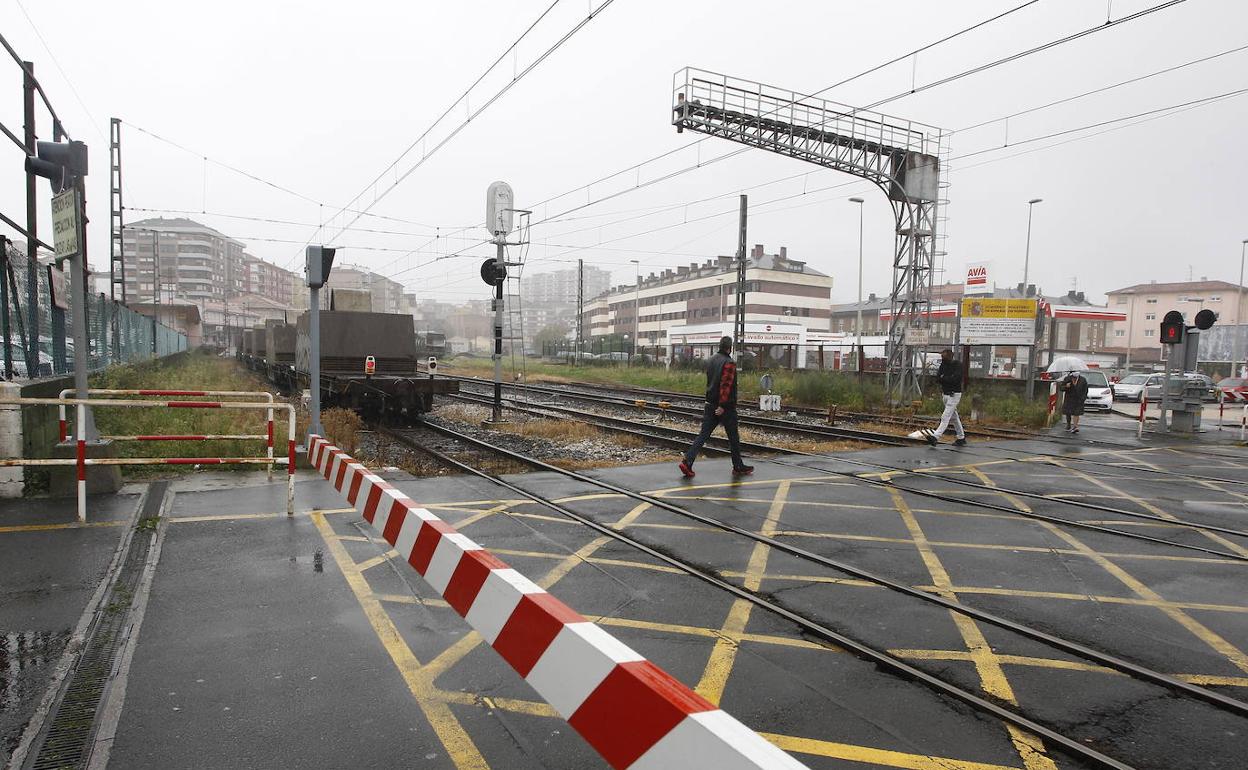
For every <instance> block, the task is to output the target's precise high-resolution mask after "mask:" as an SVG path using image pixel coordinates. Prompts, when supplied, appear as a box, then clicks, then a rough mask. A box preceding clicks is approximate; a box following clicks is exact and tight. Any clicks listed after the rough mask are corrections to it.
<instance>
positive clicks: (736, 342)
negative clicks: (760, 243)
mask: <svg viewBox="0 0 1248 770" xmlns="http://www.w3.org/2000/svg"><path fill="white" fill-rule="evenodd" d="M748 207H749V204H748V198H747V196H745V195H742V196H741V214H740V218H739V223H738V231H739V232H738V236H737V318H736V323H735V324H733V331H732V346H733V348H735V349H736V350H737V355H738V356H740V355H741V354H742V353H743V352H744V347H745V265H746V261H747V260H746V252H745V220H746V211H747V210H748Z"/></svg>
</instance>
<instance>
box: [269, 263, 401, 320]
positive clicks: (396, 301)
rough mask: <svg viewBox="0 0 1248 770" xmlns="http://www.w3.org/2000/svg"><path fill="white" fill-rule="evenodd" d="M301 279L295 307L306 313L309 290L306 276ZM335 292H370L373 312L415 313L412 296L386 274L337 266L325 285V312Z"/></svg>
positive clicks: (294, 301)
mask: <svg viewBox="0 0 1248 770" xmlns="http://www.w3.org/2000/svg"><path fill="white" fill-rule="evenodd" d="M298 279H299V280H298V282H299V284H300V285H301V286H302V289H301V290H298V291H295V292H294V296H293V297H292V304H293V305H294V306H295V307H296V308H298V309H300V310H306V309H307V307H308V289H307V286H306V285H304V284H303V276H298ZM325 289H329V291H325ZM334 289H350V290H353V291H364V292H368V294H369V296H370V297H371V298H372V305H373V312H374V313H402V314H403V315H410V314H411V312H412V307H411V305H410V304H409V300H408V297H409V296H410V293H409V292H406V291H405V290H404V289H403V284H401V283H399V282H398V281H392V280H390V279H389V278H386V277H385V276H384V275H381V274H379V273H374V272H373V271H372V270H369V269H367V268H365V267H362V266H360V265H350V264H347V265H334V268H333V270H332V271H331V272H330V274H329V280H327V281H326V282H325V287H324V289H322V290H321V295H320V296H321V307H322V309H328V308H329V301H330V297H331V296H332V294H333V290H334Z"/></svg>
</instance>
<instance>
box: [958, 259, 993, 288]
mask: <svg viewBox="0 0 1248 770" xmlns="http://www.w3.org/2000/svg"><path fill="white" fill-rule="evenodd" d="M992 290H993V285H992V263H991V262H971V263H970V264H968V265H967V266H966V280H965V281H963V286H962V294H963V295H968V296H969V295H972V294H992Z"/></svg>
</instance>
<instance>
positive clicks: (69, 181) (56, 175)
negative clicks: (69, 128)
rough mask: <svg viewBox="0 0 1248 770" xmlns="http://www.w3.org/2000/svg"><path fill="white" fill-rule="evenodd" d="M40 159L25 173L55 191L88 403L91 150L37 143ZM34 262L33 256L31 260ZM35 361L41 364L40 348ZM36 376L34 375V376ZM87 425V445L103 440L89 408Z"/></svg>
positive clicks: (78, 380)
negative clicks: (88, 186) (88, 178)
mask: <svg viewBox="0 0 1248 770" xmlns="http://www.w3.org/2000/svg"><path fill="white" fill-rule="evenodd" d="M35 153H36V154H35V155H33V156H27V158H26V170H27V171H28V172H30V173H32V174H35V175H36V176H41V177H43V178H44V179H47V180H48V183H49V184H50V185H51V187H52V193H53V198H52V230H53V235H54V239H53V246H54V247H55V249H56V259H57V260H58V261H60V260H69V263H70V280H71V283H72V286H71V287H70V303H71V306H72V308H73V311H74V323H73V327H72V329H71V333H72V334H73V338H74V389H75V390H76V391H77V395H78V398H82V399H85V398H87V362H88V359H89V358H90V356H91V342H90V340H88V339H87V228H86V221H87V217H86V184H85V177H86V176H87V145H86V144H84V143H83V142H77V141H74V142H37V143H36V144H35ZM31 257H32V259H33V258H34V255H33V254H32V255H31ZM35 355H36V357H35V361H36V364H38V360H39V359H38V352H37V349H36V354H35ZM31 374H32V376H33V375H34V374H35V372H31ZM83 413H84V418H83V424H82V425H80V426H77V427H75V429H74V430H75V433H77V434H78V435H80V436H82V437H83V438H85V439H86V440H87V441H88V442H96V441H98V440H99V433H98V431H96V429H95V419H94V416H93V415H92V412H91V410H90V409H84V410H83Z"/></svg>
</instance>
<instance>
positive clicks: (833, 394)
mask: <svg viewBox="0 0 1248 770" xmlns="http://www.w3.org/2000/svg"><path fill="white" fill-rule="evenodd" d="M444 366H445V368H446V369H447V371H448V372H451V373H454V374H467V375H478V376H489V374H491V373H492V371H493V368H492V367H493V364H492V362H491V361H490V360H489V359H478V358H456V359H454V360H452V361H450V362H446V363H445V364H444ZM763 374H770V375H771V376H772V392H773V393H780V394H782V395H783V397H784V403H786V404H792V405H794V406H809V407H816V408H819V409H827V408H828V407H830V406H832V405H836V407H837V408H838V409H839V410H840V411H842V412H845V411H851V412H884V411H886V410H885V407H886V404H887V399H886V398H885V391H884V386H883V383H882V381H881V380H880V379H879V377H878V376H869V375H868V376H864V377H861V378H860V377H858V376H857V375H855V374H852V373H847V372H821V371H788V370H783V369H781V370H776V371H769V372H755V371H752V372H747V373H745V374H743V375H742V377H741V382H740V385H739V387H738V391H739V394H740V398H741V400H743V401H756V400H757V399H758V396H759V393H760V392H761V389H760V387H759V383H760V380H761V378H762V375H763ZM505 376H506V377H507V378H508V379H514V378H515V376H516V375H515V373H514V372H511V373H507V374H506V375H505ZM524 378H525V381H527V382H530V383H538V382H547V383H570V382H585V383H592V384H601V385H622V386H629V387H639V388H653V389H656V390H670V391H675V392H679V393H689V394H698V393H701V392H702V391H703V389H704V388H705V387H706V376H705V375H704V374H703V373H702V372H701V371H697V370H688V369H672V370H668V369H664V368H662V367H648V366H631V367H630V366H617V367H609V366H571V365H569V364H554V363H547V362H542V361H533V360H529V361H526V362H525V374H524ZM976 397H978V403H979V404H980V409H979V412H980V420H979V422H980V423H981V424H985V425H1003V426H1004V425H1012V426H1024V427H1039V426H1042V425H1043V424H1044V418H1045V412H1046V405H1045V403H1044V401H1043V400H1042V399H1041V400H1037V401H1034V402H1028V401H1027V400H1026V399H1025V398H1024V397H1023V396H1021V395H1019V394H1017V393H1015V392H1013V390H1012V389H1010V388H1009V387H1008V386H1006V385H1003V384H1001V383H996V382H992V381H984V380H972V381H971V383H970V387H969V388H968V392H967V394H966V396H965V397H963V399H962V403H961V405H960V408H959V412H960V413H961V414H962V415H963V416H964V417H966V418H969V417H970V415H971V411H972V402H973V401H974V400H975V398H976ZM907 409H908V407H907ZM942 409H943V404H942V402H941V399H940V394H939V393H938V392H935V391H933V392H932V393H931V394H930V395H929V396H928V397H927V398H925V399H924V400H923V402H922V404H921V405H920V406H919V408H918V411H917V412H916V413H917V414H925V415H938V414H940V413H941V410H942Z"/></svg>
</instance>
